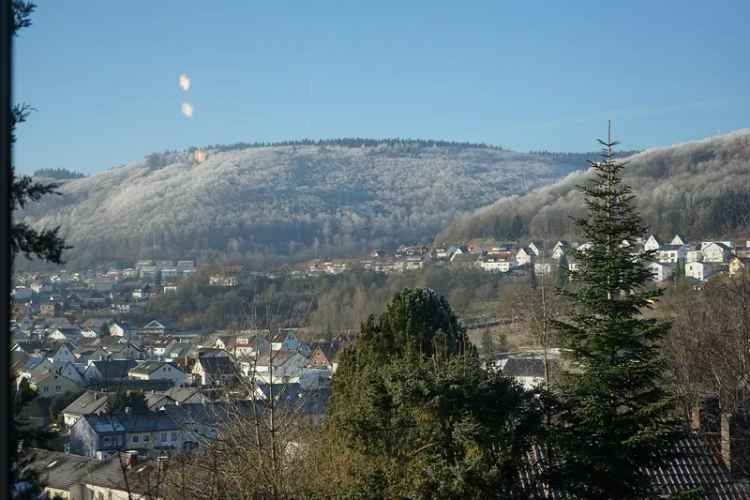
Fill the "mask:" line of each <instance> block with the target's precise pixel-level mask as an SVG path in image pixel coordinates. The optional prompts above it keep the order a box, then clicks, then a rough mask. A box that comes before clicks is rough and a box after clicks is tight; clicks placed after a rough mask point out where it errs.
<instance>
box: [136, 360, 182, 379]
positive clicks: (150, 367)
mask: <svg viewBox="0 0 750 500" xmlns="http://www.w3.org/2000/svg"><path fill="white" fill-rule="evenodd" d="M164 365H169V366H171V367H172V368H175V369H178V368H177V367H176V366H175V365H174V364H172V363H165V362H164V361H154V360H151V361H141V362H140V363H139V364H138V365H137V366H135V367H133V368H131V369H130V373H136V374H139V375H150V374H152V373H154V372H155V371H156V370H158V369H159V368H161V367H162V366H164Z"/></svg>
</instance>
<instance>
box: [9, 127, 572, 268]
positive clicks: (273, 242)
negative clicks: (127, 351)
mask: <svg viewBox="0 0 750 500" xmlns="http://www.w3.org/2000/svg"><path fill="white" fill-rule="evenodd" d="M580 160H581V158H579V157H578V156H577V155H551V154H531V153H516V152H511V151H507V150H504V149H502V148H499V147H492V146H486V145H471V144H464V143H451V142H442V141H410V140H399V139H394V140H387V141H376V140H366V139H349V140H339V141H320V142H311V141H303V142H297V143H282V144H275V145H264V144H235V145H231V146H209V147H206V148H203V149H201V150H197V151H196V150H190V151H182V152H165V153H159V154H151V155H148V156H147V157H146V158H145V159H143V160H140V161H135V162H132V163H129V164H127V165H125V166H121V167H116V168H112V169H110V170H107V171H104V172H101V173H98V174H96V175H92V176H90V177H86V178H82V179H73V180H68V181H67V182H65V183H64V185H63V186H62V187H61V192H62V196H47V197H45V198H44V199H43V200H42V201H40V202H39V203H34V204H33V206H31V207H30V208H29V209H28V210H27V211H26V212H24V213H22V214H21V216H22V217H23V218H25V219H26V221H27V222H30V223H32V224H34V225H35V226H37V227H52V226H57V225H59V226H61V227H62V233H63V234H64V235H65V237H66V238H67V241H68V243H69V244H71V245H73V247H74V249H73V250H71V251H69V252H67V254H66V255H65V258H66V259H67V260H68V262H69V263H71V264H73V265H75V264H83V263H86V264H88V263H91V262H94V261H97V262H100V261H106V260H111V259H129V260H133V259H138V258H151V257H153V258H158V257H163V258H178V257H188V256H192V257H200V256H206V255H207V254H209V253H213V254H215V255H218V256H230V257H242V256H251V255H259V254H263V255H269V254H272V255H297V256H306V257H309V256H313V255H321V256H323V255H330V254H331V253H334V252H336V253H339V254H347V253H349V254H350V253H352V252H355V251H361V250H363V249H365V248H368V247H369V248H372V247H376V246H386V245H389V244H395V243H399V242H416V241H419V240H421V241H425V242H429V241H430V240H431V239H432V238H434V236H435V234H437V232H438V231H439V230H440V229H441V228H443V227H445V226H446V225H447V224H448V223H449V222H450V221H451V220H453V218H454V217H455V216H456V215H457V214H459V213H462V212H471V211H473V210H475V209H477V208H479V207H481V206H483V205H486V204H488V203H490V202H492V201H493V200H496V199H497V198H498V197H500V196H503V195H508V194H512V193H518V192H524V191H526V190H528V189H531V188H534V187H537V186H540V185H543V184H547V183H550V182H553V181H554V180H556V179H558V178H560V177H562V176H564V175H566V174H567V173H569V172H570V171H572V170H573V169H574V168H576V167H578V166H580Z"/></svg>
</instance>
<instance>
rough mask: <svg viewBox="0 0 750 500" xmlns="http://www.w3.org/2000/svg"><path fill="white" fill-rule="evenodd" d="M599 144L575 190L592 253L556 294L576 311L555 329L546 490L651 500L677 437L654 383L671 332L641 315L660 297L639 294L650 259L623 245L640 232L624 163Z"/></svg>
mask: <svg viewBox="0 0 750 500" xmlns="http://www.w3.org/2000/svg"><path fill="white" fill-rule="evenodd" d="M599 143H600V144H601V145H602V147H603V153H602V161H599V162H592V167H593V179H592V180H591V181H590V182H588V183H587V184H586V185H585V186H581V189H582V191H583V193H584V196H585V202H586V206H587V208H588V217H587V218H584V219H579V220H577V221H576V222H577V225H578V227H579V229H580V231H581V233H582V234H583V236H584V237H585V238H586V240H587V241H590V242H591V243H592V246H591V247H590V248H589V249H586V250H584V251H576V253H575V258H576V260H577V262H578V269H577V270H576V271H573V272H571V273H570V275H571V281H572V282H574V283H575V284H576V286H575V287H572V288H568V289H566V290H562V291H561V293H563V294H564V295H566V296H567V297H568V298H569V299H571V301H572V303H573V304H574V311H573V312H572V314H571V315H570V316H569V319H568V320H567V321H555V327H556V328H557V329H558V331H559V333H560V336H561V341H562V344H563V346H564V347H565V348H567V349H568V350H569V353H570V355H571V358H572V359H571V361H572V365H571V366H572V369H571V370H569V372H568V373H566V374H565V375H564V376H563V377H562V379H561V382H560V384H559V386H558V387H557V394H558V396H559V400H560V404H561V410H560V413H559V415H558V417H559V418H558V419H557V424H556V425H557V426H559V428H557V429H555V431H556V432H555V433H553V434H554V435H555V436H556V438H557V440H558V441H557V444H558V445H559V447H558V451H559V456H558V457H557V458H556V460H555V465H554V467H553V470H554V472H553V483H556V486H558V487H559V488H561V489H563V490H564V491H567V493H569V494H570V495H572V496H573V497H576V498H586V499H605V498H606V499H631V498H632V499H635V498H639V499H640V498H647V497H649V496H650V495H652V494H653V491H652V485H651V482H650V480H649V475H648V473H647V469H649V468H651V467H654V466H656V465H657V464H660V463H663V461H664V460H665V459H666V458H667V456H668V454H669V451H670V450H671V449H672V448H673V447H672V444H673V442H674V440H675V439H677V437H678V433H677V432H676V430H675V429H676V428H677V426H676V425H675V422H674V421H672V420H671V419H670V415H671V412H670V408H671V399H670V397H669V396H668V395H667V394H666V393H665V391H664V389H663V388H662V387H663V385H662V384H661V383H660V380H661V377H662V375H663V373H664V369H665V365H664V362H663V360H662V358H661V356H660V352H659V343H660V341H661V339H662V338H663V337H664V335H665V334H666V333H667V331H668V330H669V328H670V325H669V323H667V322H663V321H657V320H656V319H647V318H644V317H643V316H642V311H644V309H647V308H648V307H649V305H650V304H651V303H652V301H653V299H655V298H656V297H658V296H659V295H660V291H659V290H649V289H647V288H646V287H645V286H644V285H645V284H646V283H647V281H648V280H650V278H651V274H650V271H649V270H648V268H647V263H648V262H649V260H650V259H652V258H653V252H648V251H643V252H639V253H633V250H632V248H633V247H632V246H625V245H623V244H622V243H623V240H628V241H630V242H632V241H634V240H635V239H636V238H637V237H639V236H642V235H643V234H645V233H646V227H644V226H643V225H642V223H641V220H640V217H639V215H638V213H637V212H636V211H635V209H634V208H633V199H634V196H633V195H632V194H631V189H630V187H629V186H627V185H625V184H623V183H622V177H621V173H622V170H623V168H624V167H625V164H624V163H620V162H616V161H615V160H614V154H613V147H614V146H615V145H616V144H617V143H616V142H613V141H612V139H611V133H610V135H609V138H608V140H607V142H604V141H601V140H600V141H599Z"/></svg>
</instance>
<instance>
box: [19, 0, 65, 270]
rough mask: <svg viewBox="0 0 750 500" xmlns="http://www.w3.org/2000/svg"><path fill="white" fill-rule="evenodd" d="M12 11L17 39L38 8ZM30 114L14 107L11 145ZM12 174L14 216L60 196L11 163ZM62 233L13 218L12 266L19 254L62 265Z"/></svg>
mask: <svg viewBox="0 0 750 500" xmlns="http://www.w3.org/2000/svg"><path fill="white" fill-rule="evenodd" d="M11 8H12V11H13V19H12V24H11V31H12V33H13V37H16V36H18V31H19V30H20V29H22V28H27V27H29V26H31V14H32V13H33V12H34V10H35V9H36V5H35V4H34V3H32V2H28V1H25V0H13V2H12V3H11ZM31 110H32V108H31V106H29V105H28V104H16V105H14V106H13V109H12V110H11V116H10V134H11V136H10V140H11V145H13V144H15V142H16V126H17V125H19V124H21V123H23V122H25V121H26V119H27V118H28V116H29V113H30V112H31ZM9 171H10V180H11V188H10V204H11V216H12V215H13V213H15V212H17V211H19V210H21V209H23V208H24V207H25V206H26V205H27V204H28V203H29V202H32V201H38V200H39V199H41V198H42V197H44V196H45V195H48V194H57V188H58V187H59V186H58V184H55V183H40V182H36V181H35V180H34V179H32V178H31V177H29V176H28V175H21V176H18V175H16V171H15V167H14V165H13V164H12V163H11V164H10V165H9ZM59 233H60V228H59V227H56V228H53V229H42V230H37V229H34V228H32V227H31V226H29V225H28V224H26V223H24V222H19V221H18V220H16V219H15V218H12V220H11V226H10V255H11V265H12V263H13V262H15V259H16V257H17V256H18V255H19V254H21V255H24V256H26V257H27V258H32V257H36V258H38V259H41V260H45V261H47V262H52V263H54V264H62V263H63V261H62V254H63V251H64V250H66V249H67V248H69V247H68V246H66V245H65V241H64V240H63V238H62V237H61V236H60V234H59Z"/></svg>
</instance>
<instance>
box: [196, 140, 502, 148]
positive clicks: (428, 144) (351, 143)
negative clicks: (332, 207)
mask: <svg viewBox="0 0 750 500" xmlns="http://www.w3.org/2000/svg"><path fill="white" fill-rule="evenodd" d="M273 146H341V147H346V148H366V147H370V148H371V147H376V146H389V147H404V146H410V147H416V148H453V149H466V148H482V149H497V150H503V147H502V146H496V145H492V144H485V143H483V142H482V143H474V142H465V141H464V142H461V141H445V140H439V139H437V140H436V139H409V138H402V137H387V138H383V139H368V138H364V137H341V138H335V139H296V140H288V141H272V142H262V141H255V142H236V143H234V144H215V145H211V146H205V148H204V149H211V150H215V151H234V150H237V149H248V148H266V147H273Z"/></svg>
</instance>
